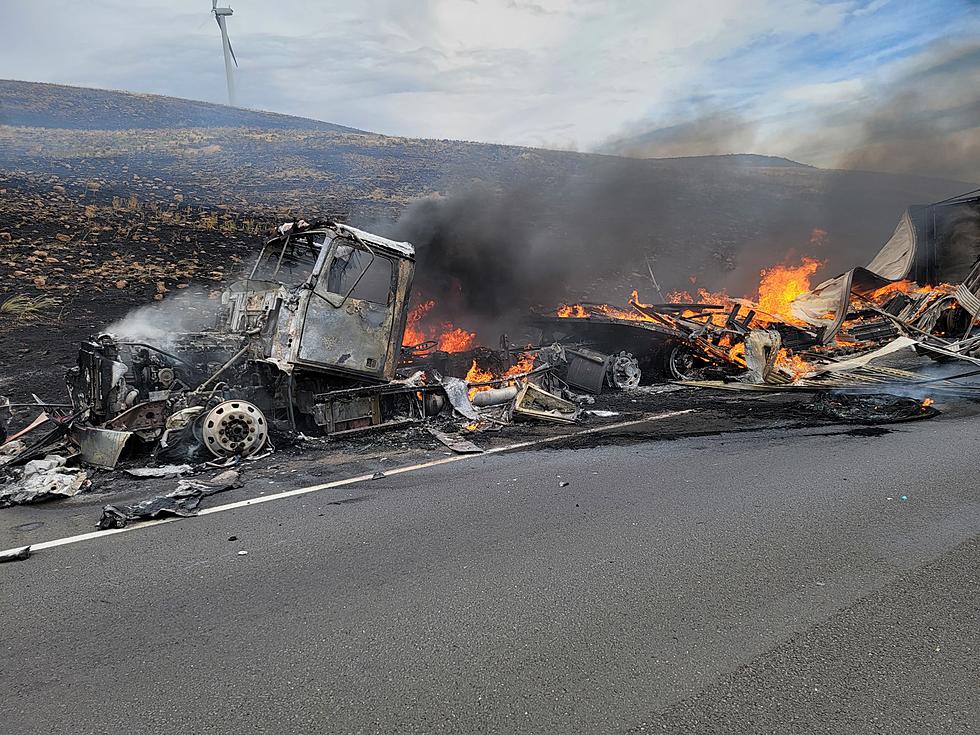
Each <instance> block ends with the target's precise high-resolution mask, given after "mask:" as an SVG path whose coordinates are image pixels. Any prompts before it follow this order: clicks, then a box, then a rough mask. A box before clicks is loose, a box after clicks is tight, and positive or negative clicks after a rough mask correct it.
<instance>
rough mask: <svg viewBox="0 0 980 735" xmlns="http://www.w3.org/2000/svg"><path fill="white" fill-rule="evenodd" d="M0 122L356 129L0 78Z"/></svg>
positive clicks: (208, 105) (100, 126)
mask: <svg viewBox="0 0 980 735" xmlns="http://www.w3.org/2000/svg"><path fill="white" fill-rule="evenodd" d="M0 125H23V126H36V127H41V128H65V129H69V130H124V129H132V128H143V129H157V128H205V127H223V128H225V127H227V128H270V129H281V128H289V129H292V130H328V131H337V132H358V131H356V130H354V129H353V128H347V127H344V126H343V125H334V124H333V123H326V122H320V121H318V120H309V119H307V118H303V117H293V116H291V115H278V114H276V113H272V112H259V111H254V110H243V109H240V108H237V107H228V106H227V105H216V104H212V103H210V102H198V101H195V100H185V99H178V98H175V97H164V96H161V95H156V94H134V93H131V92H111V91H107V90H103V89H89V88H86V87H67V86H64V85H62V84H40V83H37V82H19V81H15V80H12V79H0Z"/></svg>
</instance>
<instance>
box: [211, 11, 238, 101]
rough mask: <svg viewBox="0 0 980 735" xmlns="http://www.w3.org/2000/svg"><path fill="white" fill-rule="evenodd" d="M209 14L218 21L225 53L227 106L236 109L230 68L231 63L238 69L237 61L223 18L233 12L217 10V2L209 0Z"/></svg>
mask: <svg viewBox="0 0 980 735" xmlns="http://www.w3.org/2000/svg"><path fill="white" fill-rule="evenodd" d="M211 12H212V13H214V19H215V20H216V21H218V28H220V29H221V47H222V49H224V52H225V76H227V77H228V104H229V105H231V106H232V107H237V104H238V103H237V102H236V101H235V74H234V71H233V70H232V68H231V63H232V62H235V68H236V69H237V68H238V59H236V58H235V49H233V48H232V47H231V41H230V40H229V39H228V28H227V27H226V26H225V18H227V17H228V16H230V15H233V14H234V12H235V11H234V10H232V9H231V8H219V7H218V0H211Z"/></svg>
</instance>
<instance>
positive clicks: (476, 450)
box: [428, 426, 483, 454]
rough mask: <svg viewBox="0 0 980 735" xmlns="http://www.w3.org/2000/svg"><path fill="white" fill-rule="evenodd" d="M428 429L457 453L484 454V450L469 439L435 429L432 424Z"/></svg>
mask: <svg viewBox="0 0 980 735" xmlns="http://www.w3.org/2000/svg"><path fill="white" fill-rule="evenodd" d="M428 431H429V433H430V434H432V436H434V437H435V438H436V439H438V440H439V441H440V442H442V443H443V444H444V445H446V446H447V447H448V448H449V449H452V450H453V451H454V452H456V454H483V450H482V449H480V447H478V446H477V445H476V444H474V443H473V442H471V441H470V440H469V439H463V438H461V437H453V436H449V435H448V434H445V433H443V432H441V431H439V430H438V429H433V428H432V427H431V426H430V427H429V428H428Z"/></svg>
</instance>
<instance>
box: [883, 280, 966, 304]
mask: <svg viewBox="0 0 980 735" xmlns="http://www.w3.org/2000/svg"><path fill="white" fill-rule="evenodd" d="M954 290H955V288H954V287H953V286H951V285H950V284H948V283H941V284H939V285H938V286H920V285H919V284H918V283H916V282H915V281H895V283H889V284H888V285H886V286H882V287H881V288H879V289H876V290H875V291H873V292H872V293H871V296H870V298H871V300H872V301H877V302H879V303H882V302H884V301H886V300H887V299H886V297H888V296H892V295H893V294H897V293H904V294H908V295H910V296H921V295H922V294H927V293H935V292H936V291H942V292H943V293H952V292H953V291H954Z"/></svg>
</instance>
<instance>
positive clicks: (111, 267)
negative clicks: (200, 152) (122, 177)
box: [0, 173, 275, 402]
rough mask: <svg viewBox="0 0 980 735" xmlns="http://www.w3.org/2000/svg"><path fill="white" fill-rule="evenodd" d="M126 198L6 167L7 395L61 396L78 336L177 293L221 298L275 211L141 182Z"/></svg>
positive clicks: (0, 296) (0, 193)
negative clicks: (187, 198)
mask: <svg viewBox="0 0 980 735" xmlns="http://www.w3.org/2000/svg"><path fill="white" fill-rule="evenodd" d="M126 191H127V192H128V194H127V195H126V196H125V197H123V196H121V195H119V194H117V193H114V190H113V189H112V188H109V187H107V186H106V187H103V186H102V185H99V184H98V183H95V182H92V181H90V180H85V181H79V180H77V179H73V178H70V177H58V176H53V175H44V176H37V175H30V174H24V173H21V174H0V303H3V302H4V301H6V300H7V299H8V298H10V297H12V296H26V297H29V298H31V299H44V302H43V304H42V305H41V306H40V307H39V308H38V309H36V310H30V311H28V312H26V313H19V312H15V313H4V314H0V394H2V395H7V396H9V397H11V399H12V400H13V401H14V402H18V401H22V400H26V399H29V397H30V394H31V393H36V394H38V395H39V396H40V397H41V398H43V399H44V400H50V401H60V400H62V399H64V397H65V396H64V382H63V376H64V372H65V370H67V369H68V368H69V367H71V366H72V365H73V364H74V362H75V355H76V352H77V348H78V344H79V342H80V341H82V340H84V339H85V338H87V337H89V336H91V335H93V334H95V333H97V332H99V331H101V330H103V329H104V328H105V327H107V326H108V325H110V324H111V323H112V322H114V321H116V320H117V319H119V318H121V317H122V316H124V315H125V314H126V313H128V312H130V311H131V310H133V309H135V308H137V307H140V306H143V305H146V304H153V303H154V302H155V301H162V300H163V299H169V298H173V297H175V296H177V295H180V294H182V293H198V294H201V295H202V296H207V295H209V294H210V295H217V293H218V292H219V290H220V288H221V287H222V286H223V285H224V284H225V283H226V282H227V281H228V280H230V279H234V278H235V277H236V276H237V275H238V274H239V273H240V272H241V271H242V270H243V269H244V267H245V265H244V264H245V263H246V262H247V261H249V260H250V257H251V253H252V252H253V250H254V249H255V247H256V245H257V243H258V242H259V241H260V240H261V233H264V232H265V231H267V230H269V229H271V227H272V222H273V221H274V220H275V218H274V216H273V215H271V214H270V213H262V212H250V213H244V212H241V211H235V210H230V209H220V208H215V209H211V210H209V209H206V208H202V207H193V208H192V207H187V206H184V205H183V203H182V198H181V194H180V192H179V191H175V187H173V186H168V185H165V184H163V183H162V182H160V181H154V180H142V179H136V180H135V181H132V182H129V183H128V184H127V188H126Z"/></svg>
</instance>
